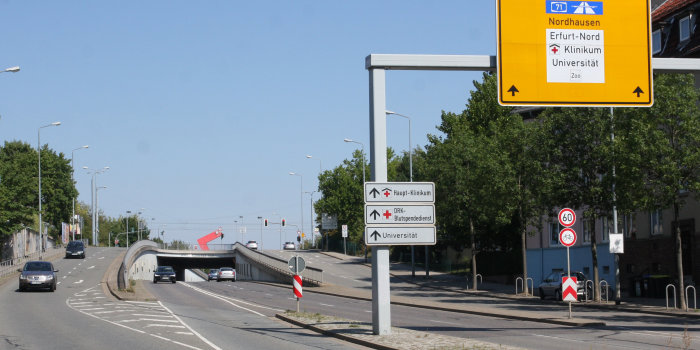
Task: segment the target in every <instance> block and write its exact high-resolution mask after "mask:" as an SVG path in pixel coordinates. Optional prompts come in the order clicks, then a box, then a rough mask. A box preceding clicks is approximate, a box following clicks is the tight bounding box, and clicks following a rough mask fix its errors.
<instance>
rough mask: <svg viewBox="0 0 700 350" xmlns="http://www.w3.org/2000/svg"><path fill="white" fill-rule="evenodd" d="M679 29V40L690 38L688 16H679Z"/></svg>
mask: <svg viewBox="0 0 700 350" xmlns="http://www.w3.org/2000/svg"><path fill="white" fill-rule="evenodd" d="M678 25H679V27H680V28H679V29H680V39H681V41H684V40H688V39H690V16H685V17H683V18H681V20H680V22H678Z"/></svg>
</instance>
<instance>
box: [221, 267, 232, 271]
mask: <svg viewBox="0 0 700 350" xmlns="http://www.w3.org/2000/svg"><path fill="white" fill-rule="evenodd" d="M232 270H233V269H232V268H230V267H222V268H221V270H220V271H232Z"/></svg>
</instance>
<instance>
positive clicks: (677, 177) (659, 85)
mask: <svg viewBox="0 0 700 350" xmlns="http://www.w3.org/2000/svg"><path fill="white" fill-rule="evenodd" d="M699 98H700V92H699V91H698V90H697V89H696V88H695V86H694V78H693V75H691V74H661V75H657V76H655V77H654V106H653V107H652V108H649V109H640V110H636V109H635V111H634V112H636V113H632V111H628V110H622V111H620V113H616V117H617V115H620V119H621V120H622V122H623V126H624V127H622V128H616V130H620V131H619V132H620V133H621V135H622V136H623V138H621V142H620V143H621V146H620V148H621V152H625V153H624V154H625V156H626V157H625V159H626V161H625V163H624V164H625V168H623V169H622V171H626V172H628V173H630V174H631V175H632V176H635V177H632V178H634V179H639V181H637V182H636V185H637V186H636V187H634V186H632V191H634V193H636V194H637V196H636V199H638V203H639V204H640V206H641V208H643V209H647V210H657V209H662V208H669V207H670V208H673V236H675V257H676V269H677V273H678V282H679V291H680V301H681V303H680V304H681V308H682V309H684V308H685V307H686V305H685V304H686V303H685V290H684V288H683V287H684V276H683V269H684V266H683V249H682V241H681V230H680V225H679V224H678V223H679V212H680V209H681V208H682V207H683V206H684V205H685V204H686V194H685V193H686V191H689V192H690V193H694V194H695V196H696V198H697V196H698V193H700V192H699V191H700V110H699V109H698V106H697V103H698V99H699ZM616 136H617V135H616Z"/></svg>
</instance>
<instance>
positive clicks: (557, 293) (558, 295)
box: [554, 289, 561, 301]
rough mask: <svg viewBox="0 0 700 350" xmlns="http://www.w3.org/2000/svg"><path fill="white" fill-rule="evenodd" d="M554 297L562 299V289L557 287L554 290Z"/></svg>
mask: <svg viewBox="0 0 700 350" xmlns="http://www.w3.org/2000/svg"><path fill="white" fill-rule="evenodd" d="M554 299H556V300H558V301H561V290H559V289H557V291H556V292H554Z"/></svg>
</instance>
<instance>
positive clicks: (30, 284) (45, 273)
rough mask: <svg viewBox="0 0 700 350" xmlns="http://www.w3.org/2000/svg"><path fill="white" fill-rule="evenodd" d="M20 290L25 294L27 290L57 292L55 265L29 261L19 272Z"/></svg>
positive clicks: (46, 262)
mask: <svg viewBox="0 0 700 350" xmlns="http://www.w3.org/2000/svg"><path fill="white" fill-rule="evenodd" d="M19 271H20V272H22V273H21V274H20V275H19V290H20V292H24V291H25V290H27V289H35V288H36V289H48V290H49V291H52V292H53V291H55V290H56V285H57V283H56V279H57V278H56V272H58V270H54V268H53V264H52V263H50V262H48V261H27V263H25V264H24V268H22V269H20V270H19Z"/></svg>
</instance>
